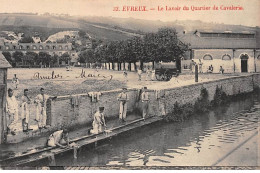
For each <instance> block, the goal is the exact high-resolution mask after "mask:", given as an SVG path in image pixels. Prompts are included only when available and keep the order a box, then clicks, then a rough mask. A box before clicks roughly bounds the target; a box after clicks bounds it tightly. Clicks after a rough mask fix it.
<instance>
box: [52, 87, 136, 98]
mask: <svg viewBox="0 0 260 173" xmlns="http://www.w3.org/2000/svg"><path fill="white" fill-rule="evenodd" d="M121 91H122V89H116V90H109V91H90V92H100V93H101V94H109V93H120V92H121ZM127 91H137V89H135V88H130V89H127ZM90 92H88V93H82V94H72V95H64V96H57V98H56V99H55V100H66V99H70V98H71V97H74V96H83V97H88V94H89V93H90ZM55 100H54V101H55Z"/></svg>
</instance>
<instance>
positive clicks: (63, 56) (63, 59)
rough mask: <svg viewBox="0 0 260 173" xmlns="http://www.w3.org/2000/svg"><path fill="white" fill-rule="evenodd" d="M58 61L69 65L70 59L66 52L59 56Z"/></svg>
mask: <svg viewBox="0 0 260 173" xmlns="http://www.w3.org/2000/svg"><path fill="white" fill-rule="evenodd" d="M60 60H62V61H65V63H66V64H69V62H70V60H71V57H70V55H69V53H68V52H65V53H64V54H62V55H61V57H60Z"/></svg>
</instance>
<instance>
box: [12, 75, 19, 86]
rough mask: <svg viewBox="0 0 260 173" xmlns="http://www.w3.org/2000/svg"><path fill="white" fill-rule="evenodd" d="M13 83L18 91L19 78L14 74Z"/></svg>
mask: <svg viewBox="0 0 260 173" xmlns="http://www.w3.org/2000/svg"><path fill="white" fill-rule="evenodd" d="M12 83H13V84H14V85H15V89H17V88H18V85H19V79H18V77H17V76H16V74H14V77H13V80H12Z"/></svg>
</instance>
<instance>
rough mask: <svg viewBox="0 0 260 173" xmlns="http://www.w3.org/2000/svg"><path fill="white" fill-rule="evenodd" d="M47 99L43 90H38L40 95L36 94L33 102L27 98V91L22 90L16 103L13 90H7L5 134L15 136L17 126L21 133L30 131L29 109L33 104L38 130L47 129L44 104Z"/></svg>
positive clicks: (47, 96)
mask: <svg viewBox="0 0 260 173" xmlns="http://www.w3.org/2000/svg"><path fill="white" fill-rule="evenodd" d="M49 98H50V96H49V95H47V94H45V90H44V88H41V89H40V94H38V95H37V96H36V97H35V99H34V100H33V99H32V98H30V97H29V89H24V93H23V96H22V97H21V98H20V101H19V102H18V101H17V99H16V97H15V96H14V91H13V89H11V88H9V89H8V95H7V98H6V122H7V124H6V125H7V134H12V135H15V134H16V131H17V129H19V126H20V127H22V129H23V132H27V131H29V130H32V129H30V118H31V116H32V114H31V110H30V109H31V105H32V104H33V103H34V104H35V106H36V116H35V119H34V120H35V121H36V122H37V125H38V128H39V129H41V128H47V126H46V119H47V118H46V116H47V115H46V107H47V106H46V104H47V100H48V99H49ZM19 107H20V112H19ZM19 115H20V116H19Z"/></svg>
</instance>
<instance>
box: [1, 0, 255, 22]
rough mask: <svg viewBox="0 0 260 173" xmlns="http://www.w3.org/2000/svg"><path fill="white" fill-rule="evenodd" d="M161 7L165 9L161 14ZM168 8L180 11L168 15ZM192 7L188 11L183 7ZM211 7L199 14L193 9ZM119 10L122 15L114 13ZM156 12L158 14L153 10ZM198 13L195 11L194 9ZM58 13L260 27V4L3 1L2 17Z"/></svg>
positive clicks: (250, 0)
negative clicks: (141, 8)
mask: <svg viewBox="0 0 260 173" xmlns="http://www.w3.org/2000/svg"><path fill="white" fill-rule="evenodd" d="M214 5H215V6H216V7H219V8H220V7H221V6H222V7H230V6H232V5H233V6H236V7H242V8H243V10H221V9H219V10H213V6H214ZM124 6H146V8H147V10H148V11H145V12H144V11H122V10H123V8H124ZM158 6H159V7H162V8H164V10H163V11H158V10H157V9H158ZM166 6H167V7H178V6H179V7H180V10H173V11H165V8H166ZM184 6H187V7H189V10H187V11H184V10H183V7H184ZM204 6H205V7H210V10H195V11H192V10H191V8H192V7H204ZM114 7H119V10H120V11H113V9H114ZM150 8H155V10H150ZM192 9H195V8H192ZM17 12H25V13H28V12H29V13H39V14H42V13H45V12H48V13H58V14H61V13H62V14H69V15H72V16H112V17H120V18H128V17H132V18H137V19H146V20H161V21H175V20H201V21H203V22H214V23H225V24H236V25H247V26H260V0H0V13H17Z"/></svg>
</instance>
